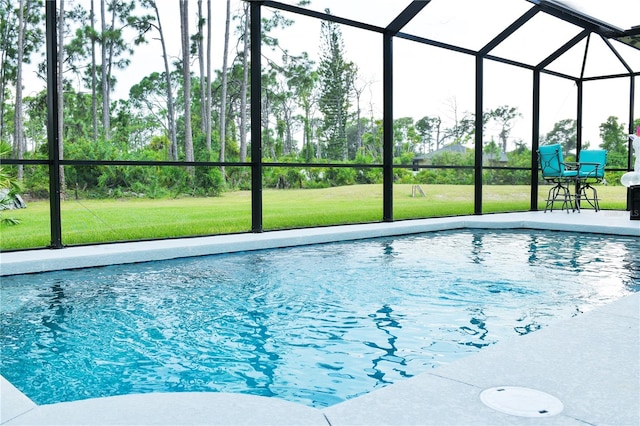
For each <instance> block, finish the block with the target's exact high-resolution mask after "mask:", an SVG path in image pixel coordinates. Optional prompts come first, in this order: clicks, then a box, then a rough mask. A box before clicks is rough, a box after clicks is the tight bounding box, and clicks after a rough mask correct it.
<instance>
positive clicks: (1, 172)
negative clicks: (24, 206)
mask: <svg viewBox="0 0 640 426" xmlns="http://www.w3.org/2000/svg"><path fill="white" fill-rule="evenodd" d="M10 153H11V148H9V147H8V146H7V145H5V144H3V145H2V146H0V157H7V156H8V155H9V154H10ZM19 192H20V183H19V182H18V179H16V178H15V177H14V176H13V175H12V174H11V172H10V171H9V170H7V168H6V167H3V166H2V165H0V223H1V224H3V225H17V224H18V223H20V220H19V219H16V218H15V217H6V216H5V215H4V212H5V211H6V210H8V209H9V206H10V205H11V204H12V203H13V201H14V200H15V197H16V195H17V194H18V193H19Z"/></svg>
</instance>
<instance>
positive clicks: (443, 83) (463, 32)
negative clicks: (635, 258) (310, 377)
mask: <svg viewBox="0 0 640 426" xmlns="http://www.w3.org/2000/svg"><path fill="white" fill-rule="evenodd" d="M590 1H591V0H588V1H587V0H582V1H581V2H580V3H581V4H582V5H583V6H584V5H586V4H596V5H597V4H598V3H597V2H596V3H590ZM78 2H80V3H82V4H85V5H87V6H86V7H87V8H88V4H89V3H88V0H67V1H66V8H67V10H68V9H70V8H71V7H72V6H73V4H75V3H78ZM285 2H286V1H285ZM288 2H289V3H294V2H293V1H288ZM506 2H508V3H506ZM225 3H226V2H224V1H222V0H214V1H213V3H212V4H213V7H214V12H213V19H212V21H213V36H214V38H215V41H214V43H212V58H213V67H214V69H220V68H221V66H222V52H223V50H222V48H223V46H222V40H223V37H224V20H225V14H224V7H225ZM242 3H243V2H242V1H240V0H231V5H232V15H237V14H238V12H239V10H240V8H241V7H242ZM602 3H603V2H600V4H602ZM406 4H408V1H404V2H402V1H391V0H367V1H362V0H352V1H348V2H347V1H344V0H312V2H311V6H310V7H311V8H312V9H314V10H318V11H323V10H324V9H325V7H329V8H331V12H332V13H333V14H335V15H338V16H343V17H347V18H350V19H357V20H362V21H367V22H370V23H372V24H374V25H377V26H382V27H384V26H386V25H387V24H388V22H389V20H390V16H395V15H396V14H397V13H399V12H400V11H401V10H402V8H403V7H404V6H405V5H406ZM507 4H508V5H510V6H509V7H504V6H505V5H507ZM607 5H608V9H607V11H608V12H615V11H616V9H617V8H620V10H619V11H617V12H618V13H612V15H613V16H622V15H625V16H626V15H628V13H627V12H628V11H633V8H636V9H640V1H638V0H610V1H609V2H607ZM629 5H630V6H629ZM627 6H629V7H631V9H629V7H627ZM158 7H159V9H160V14H161V16H160V19H161V20H162V24H163V27H164V31H165V35H166V38H167V49H168V52H169V54H170V55H171V56H172V57H173V59H174V60H177V59H178V58H180V55H181V49H180V33H179V19H178V16H179V3H178V1H177V0H160V1H158ZM189 7H190V12H191V14H192V15H193V18H192V19H191V21H190V24H191V31H192V32H194V31H195V19H196V16H195V12H196V10H197V2H196V1H193V0H192V1H190V2H189ZM427 7H428V8H431V9H429V11H433V13H428V14H426V13H423V14H421V15H420V19H418V18H416V19H415V20H414V21H412V22H411V23H410V25H408V26H407V27H405V29H403V31H405V32H407V33H411V34H416V35H419V36H422V37H426V38H431V39H435V40H439V41H440V40H442V41H445V42H448V43H451V44H459V45H461V46H463V47H468V48H472V49H477V48H479V47H482V45H483V43H485V40H490V39H491V38H492V37H493V36H495V35H496V34H497V33H496V32H497V31H500V30H501V29H502V28H504V27H505V26H506V25H508V24H509V23H511V22H513V20H514V19H516V18H517V17H519V16H520V15H521V14H522V13H524V12H525V11H526V10H528V9H529V8H530V7H531V4H530V3H529V2H526V1H524V0H522V1H514V0H484V1H482V2H479V1H478V0H455V1H453V0H432V2H431V3H430V4H429V5H428V6H427ZM461 7H462V8H463V9H464V11H465V13H461V12H460V8H461ZM203 8H204V13H205V14H206V1H203ZM425 10H427V9H426V8H425ZM487 11H491V17H490V18H489V17H485V19H481V20H479V19H477V17H478V16H479V14H482V13H484V14H486V13H487ZM597 13H601V12H597ZM270 15H271V11H270V9H264V10H263V17H266V18H268V17H269V16H270ZM285 15H286V17H288V18H292V19H293V20H294V21H295V22H294V23H293V25H291V26H290V27H287V28H286V29H284V30H276V31H274V32H273V33H272V34H273V35H274V36H276V37H277V38H278V39H279V40H280V43H281V45H282V46H283V48H285V49H287V50H288V51H289V52H290V53H291V54H300V53H302V52H303V51H306V52H308V53H309V55H310V57H311V58H312V59H315V60H316V63H317V62H318V61H319V57H320V21H319V20H316V19H312V18H307V17H304V16H300V15H293V14H289V13H285ZM539 15H541V14H539ZM630 16H634V13H631V14H630ZM636 16H640V11H639V12H638V15H636ZM549 19H550V18H549V17H548V16H546V15H545V16H536V17H535V18H534V19H533V20H532V22H531V24H527V25H531V28H529V29H528V31H529V33H531V32H533V33H534V34H536V35H537V36H536V38H535V39H533V40H532V39H531V37H524V36H522V37H521V36H520V35H519V34H518V35H514V36H513V37H512V38H511V39H510V40H508V42H505V43H503V44H502V45H500V46H499V47H498V48H497V49H495V50H494V51H493V52H492V53H495V54H496V55H500V56H507V57H510V58H515V59H516V60H521V61H527V60H530V59H531V58H532V57H533V58H536V59H537V58H540V59H541V58H544V57H546V55H548V52H550V51H553V50H549V49H550V46H559V45H561V43H562V42H564V40H566V39H568V38H570V37H572V36H573V34H575V33H576V31H577V30H576V28H575V27H573V26H572V25H569V24H564V23H560V24H558V22H557V21H555V22H551V21H549ZM489 20H491V22H495V23H496V24H494V25H489V24H488V22H489ZM625 22H632V21H625ZM556 24H558V25H556ZM236 25H238V22H237V21H232V22H231V26H232V28H235V26H236ZM551 25H553V27H552V26H551ZM625 25H626V23H625ZM550 28H553V31H549V29H550ZM341 29H342V34H343V39H344V42H345V57H346V59H347V60H350V61H353V62H355V63H356V64H357V65H358V68H359V77H360V78H359V81H358V85H359V87H360V89H361V90H362V96H361V99H360V105H361V107H360V109H361V111H362V115H363V116H365V117H369V116H371V115H373V116H374V117H376V118H381V117H382V36H381V35H380V34H377V33H372V32H367V31H364V30H360V29H355V28H352V27H348V26H341ZM492 31H493V32H492ZM129 38H131V35H129ZM598 42H599V43H600V44H603V43H602V42H601V41H599V40H594V41H592V46H597V43H598ZM235 48H236V45H235V44H232V46H231V52H230V58H229V60H231V59H232V58H233V56H234V52H233V50H234V49H235ZM393 49H394V117H395V118H399V117H413V118H414V119H415V120H418V119H420V118H422V117H424V116H440V117H441V118H442V119H443V122H445V123H448V124H447V125H449V126H450V125H451V124H452V122H453V120H454V119H455V117H456V116H457V117H458V119H459V118H461V117H462V116H463V115H464V114H465V113H471V112H473V111H474V108H475V107H474V102H475V101H474V93H475V77H474V72H475V60H474V58H473V57H472V56H469V55H465V54H458V53H452V52H449V51H447V50H445V49H438V48H434V47H429V46H425V45H421V44H418V43H415V42H411V41H407V40H400V39H396V40H395V41H394V45H393ZM592 49H594V48H593V47H592ZM594 50H595V51H596V56H595V57H593V58H591V57H590V58H589V59H588V61H587V65H588V66H587V73H588V72H591V73H593V74H594V75H597V74H598V73H608V69H607V68H608V67H611V66H613V68H612V69H613V70H614V71H615V72H622V71H624V70H623V69H622V68H621V67H619V66H618V67H616V66H615V64H616V62H617V61H616V60H615V58H613V57H612V54H611V52H609V51H607V49H606V47H605V48H601V47H600V50H599V51H598V50H597V49H594ZM583 52H584V49H575V52H571V53H570V54H567V55H566V58H563V59H562V60H564V61H565V62H567V64H566V65H565V64H562V63H561V61H560V60H559V61H558V63H557V65H556V64H554V66H556V67H557V68H558V69H560V70H562V71H563V72H564V70H566V69H570V67H575V66H576V64H580V63H581V62H582V56H581V55H583ZM634 53H637V55H636V56H637V57H638V59H637V62H634V63H633V64H632V65H633V66H635V67H636V68H638V69H640V52H638V51H635V52H634ZM263 55H265V56H266V57H269V58H271V59H273V60H274V61H279V60H280V59H279V56H280V53H279V52H277V51H275V52H272V51H270V50H269V49H267V48H263ZM602 58H604V59H602ZM263 64H264V62H263ZM620 69H622V71H620ZM156 70H158V71H161V70H163V64H162V56H161V48H160V43H159V41H158V40H157V39H150V40H149V42H148V44H146V45H143V46H138V47H135V54H134V57H133V60H132V63H131V65H130V66H129V67H128V68H127V69H126V70H125V71H120V72H118V73H117V74H116V75H117V78H118V81H119V83H118V86H117V87H116V93H115V98H118V97H120V98H126V97H127V96H128V90H129V87H131V85H133V84H136V83H138V82H139V81H140V80H141V79H142V78H143V77H144V76H146V75H148V74H149V73H150V72H151V71H156ZM192 71H194V72H197V64H196V63H195V62H194V63H193V68H192ZM587 75H588V74H587ZM484 77H485V86H484V109H485V110H488V109H493V108H496V107H498V106H501V105H509V106H515V107H517V108H518V110H519V112H520V113H521V114H522V116H521V117H519V118H517V119H516V120H515V126H514V128H513V130H512V132H511V141H512V143H511V145H510V146H509V147H508V149H513V147H514V146H515V144H513V141H516V140H522V141H524V142H525V143H526V144H527V145H529V146H531V116H532V101H531V97H532V90H533V89H532V73H531V72H530V71H527V70H522V69H520V68H518V67H512V66H507V65H504V64H500V63H497V62H494V61H485V71H484ZM628 84H629V83H628V80H627V79H624V80H621V79H617V80H615V81H614V80H611V81H609V80H607V81H600V82H594V83H589V84H588V85H585V110H584V128H583V135H584V140H585V141H591V143H592V146H593V145H597V144H598V143H599V136H598V126H599V124H600V123H602V122H603V121H605V120H606V118H607V117H608V116H609V115H615V116H617V117H618V118H619V119H620V122H622V123H627V121H628V114H629V113H628V97H629V94H628V90H629V89H628ZM636 86H639V87H640V84H637V85H636ZM639 87H637V88H636V92H637V93H636V99H640V88H639ZM542 88H543V93H542V99H541V103H542V105H541V120H542V122H541V133H542V134H545V133H547V132H548V131H550V130H551V128H552V127H553V124H554V123H555V122H557V121H559V120H562V119H566V118H575V114H576V108H577V106H576V99H575V97H576V88H575V85H574V84H573V83H571V82H567V81H565V80H564V79H559V78H555V77H548V76H543V80H542ZM77 90H79V91H85V90H86V88H83V87H81V84H80V83H78V88H77ZM28 93H29V89H28V88H27V89H26V90H25V94H28ZM637 109H639V110H640V107H638V108H637ZM636 116H640V113H637V114H636ZM497 134H498V129H497V128H489V129H487V134H486V135H485V139H490V138H492V137H493V138H497Z"/></svg>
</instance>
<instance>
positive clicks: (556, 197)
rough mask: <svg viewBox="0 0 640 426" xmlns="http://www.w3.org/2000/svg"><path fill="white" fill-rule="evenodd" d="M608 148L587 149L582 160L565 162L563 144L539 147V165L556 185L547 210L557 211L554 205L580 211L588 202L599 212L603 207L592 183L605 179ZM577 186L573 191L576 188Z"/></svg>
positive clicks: (581, 154)
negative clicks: (557, 204)
mask: <svg viewBox="0 0 640 426" xmlns="http://www.w3.org/2000/svg"><path fill="white" fill-rule="evenodd" d="M606 162H607V151H606V150H604V149H594V150H586V149H583V150H581V151H580V153H579V155H578V161H575V162H567V161H564V156H563V153H562V146H561V145H560V144H554V145H544V146H541V147H539V149H538V164H539V165H540V170H541V172H542V178H543V179H544V180H545V181H547V182H549V183H551V184H552V185H553V186H552V187H551V189H550V190H549V194H548V196H547V199H546V205H545V208H544V211H545V212H546V211H547V210H549V211H553V208H554V204H555V203H559V204H561V209H562V210H565V209H566V210H567V213H568V212H569V210H571V211H574V212H575V211H577V212H580V208H581V205H582V206H584V205H585V204H584V203H588V204H589V205H590V206H591V207H592V208H593V209H594V210H595V211H599V210H600V204H599V198H598V191H597V190H596V188H595V187H594V186H592V184H596V183H601V182H602V181H604V167H605V164H606ZM572 189H573V191H572Z"/></svg>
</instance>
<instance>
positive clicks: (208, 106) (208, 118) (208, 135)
mask: <svg viewBox="0 0 640 426" xmlns="http://www.w3.org/2000/svg"><path fill="white" fill-rule="evenodd" d="M211 44H212V43H211V0H207V93H206V99H207V101H206V103H205V108H206V114H205V117H206V131H205V135H206V136H205V138H206V144H207V152H211Z"/></svg>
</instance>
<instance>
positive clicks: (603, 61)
mask: <svg viewBox="0 0 640 426" xmlns="http://www.w3.org/2000/svg"><path fill="white" fill-rule="evenodd" d="M627 72H628V71H627V69H626V68H625V67H624V65H623V64H622V62H620V60H619V59H618V57H617V56H616V55H615V54H614V53H613V52H612V51H611V49H610V48H609V46H607V45H606V44H605V42H604V41H602V38H600V37H598V36H595V35H592V36H591V40H590V43H589V52H588V53H587V57H586V62H585V68H584V77H598V76H602V75H614V74H624V73H627Z"/></svg>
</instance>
